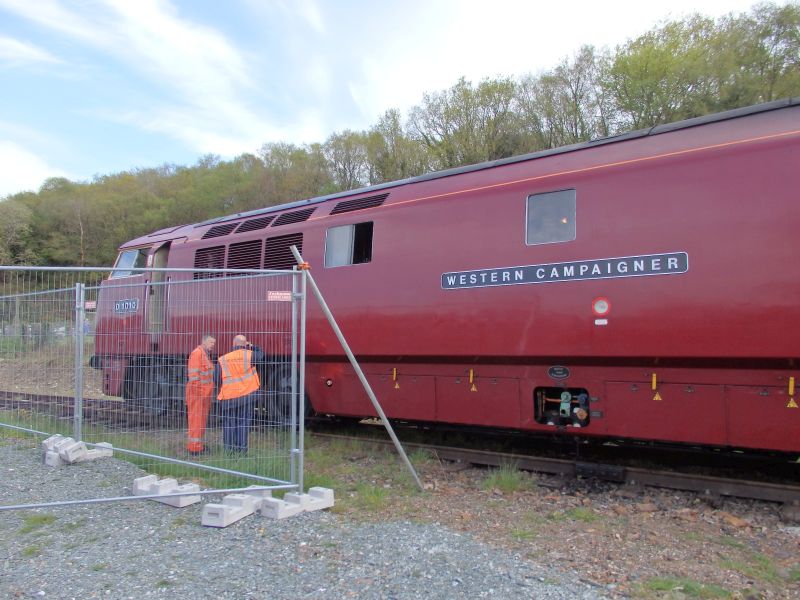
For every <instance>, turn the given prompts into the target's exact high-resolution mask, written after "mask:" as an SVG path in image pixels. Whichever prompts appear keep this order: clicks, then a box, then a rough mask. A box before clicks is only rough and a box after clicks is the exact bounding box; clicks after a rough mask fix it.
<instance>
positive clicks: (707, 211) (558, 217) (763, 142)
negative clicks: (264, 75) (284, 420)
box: [94, 100, 800, 453]
mask: <svg viewBox="0 0 800 600" xmlns="http://www.w3.org/2000/svg"><path fill="white" fill-rule="evenodd" d="M798 190H800V102H798V101H797V100H786V101H780V102H773V103H769V104H764V105H758V106H754V107H749V108H744V109H739V110H734V111H729V112H725V113H720V114H717V115H711V116H708V117H702V118H697V119H691V120H688V121H683V122H680V123H674V124H670V125H662V126H657V127H654V128H652V129H649V130H644V131H637V132H632V133H627V134H624V135H620V136H617V137H612V138H607V139H601V140H597V141H592V142H589V143H584V144H578V145H574V146H569V147H565V148H559V149H555V150H548V151H543V152H537V153H535V154H530V155H525V156H519V157H513V158H509V159H504V160H498V161H494V162H490V163H484V164H479V165H474V166H469V167H464V168H458V169H452V170H448V171H443V172H438V173H432V174H429V175H424V176H421V177H415V178H411V179H407V180H403V181H398V182H393V183H388V184H384V185H379V186H374V187H370V188H366V189H361V190H355V191H350V192H344V193H340V194H335V195H331V196H326V197H322V198H315V199H311V200H305V201H301V202H295V203H292V204H286V205H282V206H277V207H270V208H266V209H263V210H258V211H251V212H249V213H242V214H236V215H231V216H227V217H222V218H219V219H214V220H211V221H207V222H204V223H200V224H195V225H186V226H182V227H177V228H171V229H165V230H162V231H161V232H156V233H155V234H151V235H149V236H146V237H142V238H139V239H136V240H133V241H130V242H128V243H125V244H123V245H122V246H121V248H120V257H119V259H118V261H117V266H116V267H115V268H117V269H119V268H120V267H121V266H143V265H144V264H150V265H152V266H156V267H162V266H163V267H170V268H172V267H175V268H179V267H180V268H190V269H192V268H195V269H199V268H209V267H236V268H266V269H272V268H279V269H288V268H292V266H293V265H294V261H293V259H292V257H291V254H290V253H289V246H290V245H292V244H295V245H297V246H298V247H300V248H302V253H303V256H304V258H305V260H306V261H308V262H309V263H310V265H311V267H312V269H313V271H312V272H313V274H314V277H315V279H316V281H317V283H318V285H319V287H320V289H321V290H322V292H323V293H324V294H325V297H326V300H327V302H328V303H329V305H330V307H331V309H332V311H333V313H334V315H335V316H336V318H337V320H338V322H339V324H340V326H341V328H342V331H343V332H344V333H345V335H346V336H347V338H348V341H349V343H350V345H351V347H352V348H353V351H354V352H355V354H356V355H357V356H358V358H359V360H360V361H361V363H362V367H363V369H364V371H365V373H366V374H367V376H368V378H369V379H370V381H371V384H372V386H373V388H374V389H375V391H376V394H377V396H378V398H379V400H380V401H381V404H382V406H383V408H384V410H385V412H386V414H387V415H388V416H389V417H390V418H395V419H403V420H412V421H422V422H442V423H453V424H468V425H479V426H485V427H492V428H508V429H514V430H522V431H530V432H547V431H555V430H559V431H561V432H565V433H570V434H575V435H581V436H594V437H613V438H629V439H638V440H661V441H667V442H678V443H690V444H702V445H708V446H716V447H739V448H751V449H763V450H772V451H782V452H792V453H796V452H798V451H800V409H798V408H797V404H798V401H800V399H796V398H795V396H794V394H795V390H794V386H795V377H797V375H798V360H800V319H798V310H797V304H798V298H800V233H799V232H798V225H800V201H798V197H797V194H798ZM234 250H235V251H234ZM117 275H126V273H124V272H121V273H117ZM147 277H149V276H148V275H146V274H145V275H142V274H140V275H136V274H135V273H133V274H130V275H129V276H128V277H127V278H126V279H125V281H126V282H130V283H131V284H133V285H134V286H135V285H136V284H137V283H139V284H141V285H143V286H144V285H146V284H147V280H146V278H147ZM188 277H189V278H191V273H189V274H188ZM226 281H228V279H226ZM229 281H230V285H236V278H229ZM110 282H113V283H117V284H118V283H120V282H121V279H120V277H114V278H112V279H111V280H109V281H107V282H105V283H106V285H107V284H109V283H110ZM111 293H116V292H114V291H113V288H108V287H106V289H103V290H102V291H101V294H111ZM119 293H129V292H119ZM145 301H148V299H147V295H146V294H144V295H143V299H142V302H145ZM158 302H159V306H160V308H159V311H163V313H162V316H163V319H161V321H160V325H159V326H160V327H162V326H163V329H164V330H165V331H168V330H169V326H170V320H171V319H173V318H178V315H175V314H174V313H173V311H172V307H171V305H170V300H169V295H167V296H165V297H161V298H159V299H158ZM103 306H108V304H107V303H104V304H103ZM308 310H309V312H308V338H307V361H308V362H307V374H306V391H307V395H308V398H309V400H310V402H311V404H312V405H313V408H314V410H315V411H317V412H318V413H325V414H334V415H342V416H354V417H359V416H372V415H373V414H374V412H373V409H372V407H371V405H370V403H369V401H368V399H367V397H366V394H365V393H364V391H363V390H362V389H361V387H360V385H359V382H358V379H357V377H356V376H355V374H354V373H353V371H352V368H351V367H350V366H349V364H347V362H346V359H345V357H344V353H343V352H342V351H341V349H340V348H339V346H338V345H337V342H336V340H335V337H334V336H333V333H332V332H331V331H330V329H329V327H328V325H327V323H326V322H325V319H324V317H323V315H322V313H321V311H320V310H319V309H318V307H316V305H315V303H314V302H313V301H312V302H309V304H308ZM134 312H135V311H134ZM129 316H130V315H126V316H124V318H125V320H124V323H123V322H122V321H121V319H123V316H121V315H119V314H114V313H113V312H101V313H100V314H98V319H99V321H98V333H99V334H102V333H103V332H104V331H105V332H113V331H120V330H122V329H124V328H126V327H127V328H131V327H133V328H139V329H141V328H144V327H146V326H147V324H146V323H144V321H143V320H141V319H138V320H136V319H130V318H128V317H129ZM196 333H197V334H200V333H203V332H200V331H198V332H196ZM180 339H181V340H182V341H178V342H173V343H172V344H171V347H166V346H165V345H161V346H159V344H157V343H156V344H142V345H140V346H137V347H127V348H123V347H120V345H119V341H118V339H117V338H115V337H114V336H103V335H99V336H98V338H97V356H96V357H95V359H94V364H95V365H97V366H98V367H100V368H102V369H103V370H104V372H105V378H104V379H105V382H106V391H107V392H108V393H111V394H116V395H123V396H125V397H128V398H135V397H136V396H137V395H140V394H145V393H148V394H152V393H154V391H153V390H154V389H155V388H158V386H157V385H155V383H157V382H155V383H154V382H150V383H149V384H148V383H147V382H145V384H144V387H143V386H142V385H139V386H137V385H133V382H134V379H137V378H136V377H134V375H133V374H134V373H135V372H137V369H138V372H139V373H140V374H141V373H144V372H145V371H148V369H149V372H158V369H152V367H154V366H156V367H158V366H159V365H160V366H161V367H163V368H162V369H161V375H159V377H161V378H162V379H164V378H165V379H167V380H169V381H172V382H173V388H169V386H167V387H168V388H169V389H172V391H171V392H162V393H165V394H167V395H170V394H171V395H172V396H174V397H175V398H182V393H181V392H180V389H179V388H180V385H181V382H182V379H183V370H182V369H183V366H182V365H183V364H185V360H186V356H187V355H188V353H189V352H190V351H191V350H192V348H193V347H194V345H196V343H197V339H198V338H197V336H192V339H189V337H184V338H180ZM255 341H256V342H258V341H259V340H258V339H256V340H255ZM176 357H177V360H175V359H176ZM167 358H169V359H170V360H167ZM167 365H172V367H168V366H167ZM170 369H171V370H170ZM164 370H166V371H167V372H166V373H164ZM151 378H152V377H151ZM276 378H277V377H276V375H275V374H272V375H271V376H270V379H276ZM162 383H163V382H162ZM150 384H153V385H150ZM148 385H150V387H149V388H148V387H147V386H148ZM175 386H177V387H175ZM163 387H164V386H163V385H162V386H161V388H160V389H163ZM144 388H147V389H144ZM155 393H158V392H157V390H156V392H155Z"/></svg>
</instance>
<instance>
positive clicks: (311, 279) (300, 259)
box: [291, 246, 425, 490]
mask: <svg viewBox="0 0 800 600" xmlns="http://www.w3.org/2000/svg"><path fill="white" fill-rule="evenodd" d="M291 251H292V254H293V255H294V258H295V260H296V261H297V263H298V264H299V265H304V264H305V262H304V261H303V257H302V256H301V255H300V252H298V250H297V246H291ZM306 279H307V281H308V282H309V283H310V284H311V291H313V292H314V295H315V296H316V298H317V301H318V302H319V305H320V308H321V309H322V312H323V313H325V317H326V318H327V319H328V323H330V325H331V328H332V329H333V332H334V333H335V334H336V338H337V339H338V340H339V343H340V344H341V345H342V349H343V350H344V352H345V354H347V358H348V359H349V360H350V364H351V365H353V368H354V369H355V371H356V375H358V379H359V380H360V381H361V385H363V386H364V390H365V391H366V392H367V396H369V400H370V402H372V407H373V408H374V409H375V412H376V413H378V416H379V417H380V419H381V422H383V426H384V427H385V428H386V431H387V432H388V434H389V437H390V438H392V443H394V447H395V448H396V449H397V452H398V454H400V457H401V458H402V459H403V462H404V463H405V465H406V467H407V468H408V470H409V471H410V472H411V476H412V477H413V478H414V481H415V482H416V484H417V486H418V487H419V489H420V490H423V489H425V488H424V487H423V485H422V482H421V481H420V479H419V476H418V475H417V472H416V470H415V469H414V465H412V464H411V461H410V460H408V456H406V453H405V450H403V446H402V445H401V444H400V440H398V439H397V436H396V435H395V434H394V429H392V426H391V424H390V423H389V419H387V418H386V414H385V413H384V412H383V409H382V408H381V405H380V403H379V402H378V399H377V398H376V397H375V392H373V391H372V387H371V386H370V384H369V382H368V381H367V378H366V376H365V375H364V372H363V371H362V370H361V366H360V365H359V364H358V361H357V360H356V357H355V355H353V352H352V351H351V350H350V346H349V345H348V344H347V340H345V339H344V335H343V334H342V330H341V329H339V325H338V324H337V323H336V319H334V317H333V314H332V313H331V311H330V309H329V308H328V303H327V302H325V299H324V298H323V297H322V293H321V292H320V291H319V287H317V283H316V282H315V281H314V277H313V275H311V273H309V272H308V270H306Z"/></svg>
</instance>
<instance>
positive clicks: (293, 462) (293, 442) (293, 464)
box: [278, 269, 303, 493]
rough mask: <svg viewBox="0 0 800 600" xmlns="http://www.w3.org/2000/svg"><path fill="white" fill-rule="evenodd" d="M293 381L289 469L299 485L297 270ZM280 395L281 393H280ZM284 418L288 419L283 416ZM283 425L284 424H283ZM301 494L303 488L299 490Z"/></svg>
mask: <svg viewBox="0 0 800 600" xmlns="http://www.w3.org/2000/svg"><path fill="white" fill-rule="evenodd" d="M291 360H292V375H291V377H292V381H291V394H290V395H289V404H290V406H291V415H292V416H291V419H290V422H291V432H290V434H289V436H290V437H289V440H290V441H289V445H290V446H291V447H290V448H289V457H290V458H289V461H290V462H289V465H290V466H289V469H290V473H289V474H290V480H291V482H292V483H297V454H298V449H297V426H296V423H297V408H296V407H297V401H296V399H297V269H295V270H294V271H293V272H292V358H291ZM278 393H279V394H280V393H281V392H278ZM282 418H284V419H285V418H286V416H285V415H282ZM281 425H283V423H281ZM299 491H300V493H302V492H303V488H302V487H301V488H299Z"/></svg>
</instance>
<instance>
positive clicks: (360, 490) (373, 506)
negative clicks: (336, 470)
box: [356, 483, 389, 512]
mask: <svg viewBox="0 0 800 600" xmlns="http://www.w3.org/2000/svg"><path fill="white" fill-rule="evenodd" d="M388 501H389V493H388V491H387V490H385V489H384V488H380V487H376V486H374V485H368V484H364V483H360V484H358V486H357V487H356V504H357V505H358V507H359V508H360V509H361V510H364V511H368V512H377V511H379V510H382V509H383V508H385V507H386V504H387V503H388Z"/></svg>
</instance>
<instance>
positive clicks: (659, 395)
mask: <svg viewBox="0 0 800 600" xmlns="http://www.w3.org/2000/svg"><path fill="white" fill-rule="evenodd" d="M653 400H661V394H659V393H658V392H656V395H655V396H653Z"/></svg>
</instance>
